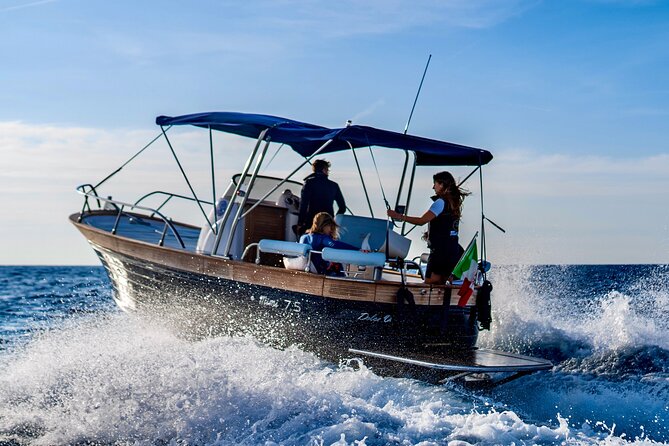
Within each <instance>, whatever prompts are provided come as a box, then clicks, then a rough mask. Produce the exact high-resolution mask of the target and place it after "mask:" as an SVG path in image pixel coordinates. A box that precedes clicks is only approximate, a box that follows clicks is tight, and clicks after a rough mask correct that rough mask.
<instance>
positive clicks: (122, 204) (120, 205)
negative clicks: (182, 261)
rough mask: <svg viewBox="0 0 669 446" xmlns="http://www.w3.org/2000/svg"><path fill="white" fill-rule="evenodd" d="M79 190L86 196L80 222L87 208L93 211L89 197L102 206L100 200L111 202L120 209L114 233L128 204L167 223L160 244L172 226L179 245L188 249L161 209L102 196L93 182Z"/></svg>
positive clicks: (78, 190)
mask: <svg viewBox="0 0 669 446" xmlns="http://www.w3.org/2000/svg"><path fill="white" fill-rule="evenodd" d="M87 186H88V187H89V188H90V189H91V192H86V187H87ZM93 191H94V192H93ZM77 192H78V193H80V194H81V195H83V196H85V197H86V198H85V199H84V206H83V208H82V209H81V214H80V215H79V218H78V220H77V221H79V222H80V221H81V219H82V216H83V214H84V212H85V210H86V208H88V211H89V212H90V211H91V207H90V204H89V203H88V199H89V198H93V199H95V200H96V201H97V202H98V206H100V201H103V202H105V203H111V204H112V205H113V206H114V208H116V209H118V215H117V216H116V221H115V222H114V227H113V228H112V230H111V233H112V234H116V230H117V229H118V225H119V223H120V221H121V215H122V214H123V209H124V208H125V207H126V206H128V207H129V208H130V209H139V210H143V211H148V212H151V217H153V216H154V215H157V216H159V217H160V219H161V220H162V221H163V222H164V223H165V227H164V228H163V234H162V235H161V237H160V241H159V242H158V246H163V244H164V242H165V234H166V232H167V228H170V231H171V232H172V234H173V235H174V237H175V238H176V239H177V241H178V242H179V245H181V248H182V249H186V245H185V243H184V241H183V239H182V238H181V236H180V235H179V231H177V229H176V228H175V227H174V225H173V224H172V222H171V221H170V219H169V218H167V217H165V216H164V215H163V214H162V213H161V212H160V211H159V210H157V209H153V208H149V207H145V206H138V205H136V204H132V203H126V202H123V201H118V200H112V199H111V197H108V198H104V197H101V196H99V195H98V194H97V191H96V190H95V187H94V186H92V185H91V184H82V185H81V186H78V187H77ZM143 198H144V197H142V199H143ZM140 200H141V199H140ZM100 207H101V206H100Z"/></svg>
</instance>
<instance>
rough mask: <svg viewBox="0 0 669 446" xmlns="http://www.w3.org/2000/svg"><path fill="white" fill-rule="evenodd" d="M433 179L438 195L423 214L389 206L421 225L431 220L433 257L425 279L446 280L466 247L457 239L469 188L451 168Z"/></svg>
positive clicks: (396, 214)
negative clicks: (463, 187) (415, 213)
mask: <svg viewBox="0 0 669 446" xmlns="http://www.w3.org/2000/svg"><path fill="white" fill-rule="evenodd" d="M433 180H434V185H433V186H432V189H434V192H435V194H436V195H435V196H433V197H432V200H433V203H432V206H430V208H429V209H428V210H427V211H425V213H424V214H423V215H422V216H421V217H411V216H409V215H404V214H400V213H399V212H395V211H393V210H390V209H389V210H388V216H389V217H391V218H394V219H396V220H400V221H406V222H407V223H410V224H413V225H418V226H422V225H424V224H425V223H429V227H428V236H427V240H428V247H429V248H430V258H429V259H428V261H427V270H426V271H425V283H430V284H443V283H446V281H447V280H448V279H449V278H450V276H451V273H452V272H453V268H455V265H456V264H457V263H458V260H459V259H460V256H461V255H462V253H463V251H464V250H463V249H462V246H460V244H459V243H458V227H459V225H460V215H461V212H462V202H463V201H464V199H465V197H466V196H467V195H469V192H468V191H466V190H464V189H461V188H460V187H458V185H457V183H456V182H455V179H454V178H453V175H451V173H450V172H439V173H437V174H435V175H434V176H433Z"/></svg>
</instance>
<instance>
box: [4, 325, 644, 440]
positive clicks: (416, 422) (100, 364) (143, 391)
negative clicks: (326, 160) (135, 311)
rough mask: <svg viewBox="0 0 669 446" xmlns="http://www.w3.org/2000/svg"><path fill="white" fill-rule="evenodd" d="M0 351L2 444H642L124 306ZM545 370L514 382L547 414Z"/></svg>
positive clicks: (559, 392) (559, 391) (557, 391)
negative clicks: (192, 328)
mask: <svg viewBox="0 0 669 446" xmlns="http://www.w3.org/2000/svg"><path fill="white" fill-rule="evenodd" d="M2 359H3V362H2V365H1V366H0V442H1V441H5V442H6V443H9V442H14V444H30V445H60V444H155V445H158V444H191V445H195V444H197V445H229V444H309V445H331V444H335V445H348V444H350V445H353V444H357V445H386V444H397V445H408V444H421V445H429V444H452V445H467V444H491V445H492V444H511V443H516V444H556V443H562V444H612V445H616V444H651V443H652V442H651V440H649V439H648V437H645V436H644V434H642V435H641V436H639V437H638V438H632V439H627V438H626V437H625V436H624V435H623V434H622V432H620V431H619V430H615V429H610V428H606V429H603V428H602V427H601V426H598V425H596V420H595V421H593V422H592V423H590V424H588V423H582V424H579V425H578V426H576V425H574V424H573V422H570V420H569V419H568V418H566V417H563V416H560V415H559V414H558V411H557V410H556V411H555V412H554V413H553V414H551V415H549V416H548V418H546V419H552V420H554V421H552V422H545V421H543V422H542V421H532V419H533V418H532V417H533V416H532V415H531V414H530V415H526V414H524V413H523V409H522V408H520V409H514V408H513V407H512V405H509V404H507V403H504V402H501V401H503V400H504V398H503V394H501V393H500V394H498V395H497V396H498V397H499V398H497V397H495V395H493V396H492V397H490V396H481V395H477V394H473V393H469V392H466V391H461V390H458V389H457V388H455V387H449V386H436V387H435V386H430V385H427V384H424V383H421V382H418V381H414V380H410V379H398V378H383V377H380V376H377V375H375V374H374V373H372V371H371V370H369V369H367V368H366V367H365V366H364V364H363V365H361V366H359V367H351V366H350V364H346V363H343V364H342V365H339V366H337V365H333V364H329V363H325V362H323V361H321V360H319V359H318V358H316V357H315V356H313V355H311V354H309V353H305V352H303V351H301V350H300V349H298V348H296V347H291V348H289V349H287V350H283V351H279V350H275V349H271V348H269V347H266V346H264V345H261V344H259V343H257V342H256V341H254V340H253V339H249V338H239V337H222V338H208V339H203V340H199V341H195V342H193V341H187V340H184V339H182V338H180V337H178V336H176V335H175V334H173V333H172V332H171V331H170V330H168V329H167V328H165V327H164V326H163V325H161V324H160V323H152V322H151V321H146V320H139V319H136V318H134V317H130V316H128V315H125V314H101V315H96V316H77V317H73V318H72V319H71V320H69V321H68V322H67V323H65V324H64V325H62V326H59V327H58V328H54V329H50V330H46V331H43V332H40V333H39V334H35V336H34V339H33V340H32V341H31V342H29V343H28V344H26V345H23V346H20V347H17V348H14V349H12V350H11V351H8V352H5V353H3V355H2ZM542 376H543V378H542ZM545 377H546V374H537V375H535V377H532V376H531V377H527V378H526V381H525V382H524V384H523V387H524V389H525V390H524V392H523V393H522V394H523V395H532V398H533V399H536V400H537V401H536V404H537V405H538V406H541V407H544V408H546V410H547V411H549V412H550V410H551V407H550V404H552V400H551V397H550V392H551V391H554V392H555V394H554V397H555V398H564V397H565V395H568V393H567V392H566V391H565V390H564V389H558V387H559V386H557V382H556V381H553V382H552V385H549V386H548V388H547V390H544V391H543V392H542V391H540V389H541V388H542V386H541V385H540V381H538V380H541V379H545ZM528 380H529V381H528ZM528 386H529V387H528ZM503 387H506V386H503ZM506 388H507V391H508V390H511V389H512V387H506ZM527 389H530V391H529V392H528V391H527ZM534 391H536V393H534ZM519 407H520V406H519ZM535 414H536V413H535ZM534 419H535V420H536V419H537V418H536V417H534ZM9 444H11V443H9Z"/></svg>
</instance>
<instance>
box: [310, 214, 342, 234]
mask: <svg viewBox="0 0 669 446" xmlns="http://www.w3.org/2000/svg"><path fill="white" fill-rule="evenodd" d="M326 226H332V234H330V235H331V237H332V238H333V239H335V240H337V239H338V238H339V225H338V224H337V222H336V221H335V220H334V218H332V215H330V214H328V213H327V212H319V213H318V214H316V215H314V220H313V222H312V223H311V228H310V229H309V230H308V231H307V232H309V233H311V234H324V233H325V232H324V231H325V227H326Z"/></svg>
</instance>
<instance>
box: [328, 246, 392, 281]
mask: <svg viewBox="0 0 669 446" xmlns="http://www.w3.org/2000/svg"><path fill="white" fill-rule="evenodd" d="M321 255H322V257H323V260H326V261H328V262H335V263H341V264H346V265H347V266H346V268H345V271H343V272H344V274H346V276H347V277H349V278H357V279H368V280H379V279H380V278H381V273H382V271H383V267H384V266H385V264H386V255H385V254H384V253H382V252H362V251H355V250H352V249H335V248H323V251H322V253H321Z"/></svg>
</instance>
